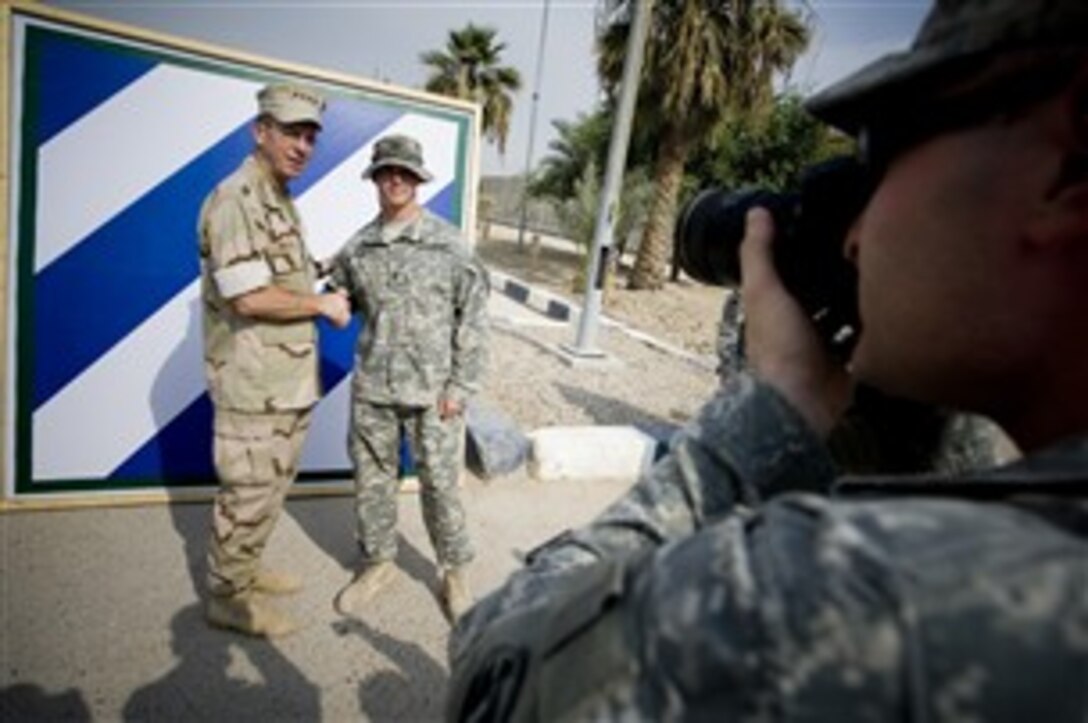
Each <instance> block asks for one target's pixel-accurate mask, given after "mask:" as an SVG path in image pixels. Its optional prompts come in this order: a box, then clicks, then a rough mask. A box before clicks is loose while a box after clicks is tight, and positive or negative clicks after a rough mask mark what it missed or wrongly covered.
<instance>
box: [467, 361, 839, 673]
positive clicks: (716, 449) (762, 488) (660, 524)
mask: <svg viewBox="0 0 1088 723" xmlns="http://www.w3.org/2000/svg"><path fill="white" fill-rule="evenodd" d="M833 480H834V467H833V465H832V462H831V459H830V458H829V457H828V455H827V452H826V450H825V449H824V446H823V445H822V443H821V442H820V440H819V439H818V438H817V437H816V435H815V434H814V433H813V432H812V431H811V430H810V429H809V428H808V426H807V425H806V424H805V423H804V421H803V420H802V418H801V417H800V415H799V414H798V413H797V412H796V411H795V410H794V409H793V408H792V407H791V406H790V405H789V403H787V402H786V401H785V399H783V398H782V397H781V396H780V395H779V394H778V393H777V392H775V391H774V390H773V389H772V388H771V387H769V386H767V385H764V384H762V383H759V382H757V381H755V380H754V379H753V378H752V377H751V376H749V375H747V374H739V375H737V376H735V377H733V378H732V379H731V380H730V381H728V382H727V383H726V385H725V386H724V387H723V388H722V390H721V391H719V392H718V393H717V394H716V395H715V397H714V398H713V399H711V401H710V402H708V403H707V404H706V405H705V406H704V407H703V409H702V410H701V411H700V413H699V415H698V416H697V418H696V420H695V421H694V422H692V423H691V424H689V425H688V426H687V427H686V428H685V429H683V430H682V431H681V432H679V433H678V434H677V436H676V437H675V438H674V439H673V442H672V446H671V449H670V451H669V454H668V455H666V456H665V458H664V459H662V460H661V461H660V462H659V463H658V464H657V465H655V467H654V468H653V469H652V470H651V471H650V472H649V473H648V474H647V475H646V476H644V477H643V478H642V479H640V480H639V481H638V482H637V483H636V484H635V485H634V487H632V488H631V490H630V491H629V492H628V493H627V494H626V495H625V496H624V497H622V498H620V500H618V501H617V502H616V503H614V504H613V505H612V506H611V507H609V508H608V509H607V510H605V512H604V513H602V514H601V515H600V516H599V517H598V518H597V519H596V520H594V521H593V522H592V523H590V524H589V525H588V526H586V527H583V528H581V529H578V530H573V531H568V532H566V533H563V534H562V535H560V536H559V537H557V538H555V539H553V540H551V541H550V542H547V543H545V544H544V545H543V546H542V547H540V548H538V549H537V550H534V551H533V552H532V553H530V555H529V557H528V560H527V562H526V565H525V567H523V568H522V569H520V570H518V571H516V572H515V573H513V574H512V575H511V576H510V578H509V579H508V580H507V581H506V583H505V584H504V585H503V586H502V587H501V588H499V590H497V591H496V592H495V593H493V594H492V595H490V596H488V597H487V598H484V599H483V600H481V601H480V603H479V604H477V605H476V607H475V608H473V609H472V611H470V613H469V614H468V615H467V616H465V617H464V618H463V619H462V621H461V622H460V623H459V624H458V626H457V628H456V629H455V630H454V634H453V637H452V639H451V647H450V650H451V655H453V656H454V658H455V659H456V656H457V655H460V654H461V653H463V652H464V651H465V650H467V649H470V648H471V647H472V645H473V644H474V641H476V640H478V639H479V636H480V635H481V634H482V632H483V631H484V630H486V628H488V627H489V626H490V625H492V624H493V623H494V622H495V621H496V620H498V619H501V618H503V617H505V616H507V615H510V614H517V613H520V612H523V611H524V610H526V609H528V608H531V607H535V606H540V605H543V606H548V605H550V604H552V602H553V601H557V598H558V596H559V593H560V592H561V590H562V589H563V587H564V586H565V584H566V583H565V582H563V581H569V580H577V579H578V577H579V575H581V574H584V572H585V571H586V570H588V569H590V568H591V567H593V566H595V565H597V564H599V563H602V562H607V561H610V560H619V559H624V558H627V557H630V556H632V555H637V554H643V553H645V552H646V551H647V550H651V549H654V548H657V547H660V546H662V545H665V544H667V543H670V542H674V541H676V540H679V539H681V538H684V537H686V536H688V535H691V534H692V533H694V532H696V531H697V530H699V529H701V528H703V527H705V526H706V525H709V524H712V523H714V522H716V521H718V520H720V519H722V518H724V517H726V516H727V515H730V514H732V513H735V512H737V511H738V510H739V509H753V508H756V507H758V506H759V505H760V504H761V503H762V502H763V501H764V500H767V499H770V498H772V497H775V496H777V495H779V494H780V493H782V492H788V491H814V492H819V493H821V494H822V493H826V491H827V490H828V489H829V487H830V485H831V484H832V482H833Z"/></svg>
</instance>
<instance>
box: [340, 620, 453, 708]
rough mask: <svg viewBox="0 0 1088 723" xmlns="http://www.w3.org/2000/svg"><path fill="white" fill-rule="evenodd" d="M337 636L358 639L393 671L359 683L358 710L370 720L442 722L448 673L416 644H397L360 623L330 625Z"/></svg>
mask: <svg viewBox="0 0 1088 723" xmlns="http://www.w3.org/2000/svg"><path fill="white" fill-rule="evenodd" d="M333 629H334V631H335V632H336V633H337V634H338V635H349V634H354V635H358V636H359V637H361V638H362V639H363V641H364V642H365V643H366V644H367V645H369V646H370V647H371V648H373V649H374V650H376V651H378V652H379V653H381V654H382V655H384V656H385V657H386V658H387V659H388V660H389V661H390V662H391V663H393V664H394V665H395V666H396V670H382V671H378V672H376V673H373V674H372V675H369V676H367V678H366V679H365V680H363V681H362V682H360V683H359V709H360V710H361V711H362V713H363V714H364V717H366V718H367V719H369V720H375V721H383V720H395V721H423V720H442V719H443V714H444V707H445V701H446V688H447V685H448V681H449V673H448V671H447V670H446V668H445V667H443V666H442V665H440V664H439V663H438V662H436V661H435V660H434V658H432V657H431V656H430V655H428V654H427V653H426V652H425V651H424V649H423V648H422V647H420V646H419V645H417V644H416V643H413V642H409V641H404V640H398V639H396V638H394V637H392V636H390V635H388V634H386V633H383V632H381V631H380V630H376V629H375V628H373V627H372V626H370V625H368V624H367V623H366V622H364V621H363V620H359V619H356V618H350V619H345V620H340V621H337V622H335V623H333Z"/></svg>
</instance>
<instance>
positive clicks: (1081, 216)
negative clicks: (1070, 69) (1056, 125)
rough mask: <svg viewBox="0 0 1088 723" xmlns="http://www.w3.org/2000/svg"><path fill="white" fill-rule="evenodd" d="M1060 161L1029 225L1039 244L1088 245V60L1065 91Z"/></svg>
mask: <svg viewBox="0 0 1088 723" xmlns="http://www.w3.org/2000/svg"><path fill="white" fill-rule="evenodd" d="M1059 112H1060V114H1061V119H1060V120H1061V126H1060V127H1061V128H1062V131H1061V133H1060V139H1061V140H1060V143H1061V149H1060V152H1061V160H1060V164H1059V167H1058V173H1057V175H1056V176H1055V178H1054V182H1053V183H1052V184H1051V186H1050V188H1049V189H1048V192H1047V194H1046V198H1045V199H1043V204H1042V208H1041V209H1040V212H1039V213H1038V214H1037V215H1036V217H1035V219H1033V221H1032V223H1031V226H1030V228H1029V232H1028V235H1029V238H1030V239H1031V240H1032V241H1033V242H1034V243H1035V244H1036V245H1038V246H1040V247H1042V246H1055V247H1058V246H1064V245H1066V244H1069V243H1081V244H1085V245H1088V61H1085V62H1084V63H1082V68H1081V71H1080V73H1078V75H1077V76H1076V78H1075V79H1074V80H1073V82H1072V83H1071V84H1070V85H1069V87H1068V88H1067V89H1066V91H1065V92H1064V93H1063V94H1062V98H1061V102H1060V105H1059Z"/></svg>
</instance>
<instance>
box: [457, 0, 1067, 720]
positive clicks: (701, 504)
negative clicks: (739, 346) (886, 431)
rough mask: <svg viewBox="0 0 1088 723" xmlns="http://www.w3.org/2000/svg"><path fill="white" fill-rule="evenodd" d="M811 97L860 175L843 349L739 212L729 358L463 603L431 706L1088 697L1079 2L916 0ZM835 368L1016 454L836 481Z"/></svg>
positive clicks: (619, 706)
mask: <svg viewBox="0 0 1088 723" xmlns="http://www.w3.org/2000/svg"><path fill="white" fill-rule="evenodd" d="M809 107H810V109H811V110H812V111H813V112H814V113H815V114H816V115H818V116H819V117H821V118H823V119H824V120H827V121H828V122H830V123H832V124H835V125H837V126H839V127H840V128H843V129H844V130H846V131H848V132H851V133H856V134H859V135H860V136H861V140H862V144H861V145H862V148H863V153H864V155H865V161H866V163H867V164H868V167H869V171H870V172H871V173H872V174H874V176H876V177H877V178H878V179H879V180H878V183H877V186H876V190H875V192H874V194H873V196H872V197H871V198H870V200H869V202H868V205H867V206H866V208H865V210H864V212H863V213H862V216H861V218H860V219H859V221H858V223H857V224H856V226H855V228H854V230H853V232H852V233H851V234H850V236H849V237H848V239H847V240H846V243H845V253H846V254H847V255H848V257H849V258H851V259H853V261H854V263H855V264H856V266H857V269H858V273H859V306H860V314H861V321H862V331H861V335H860V339H859V340H858V343H857V346H856V348H855V349H854V351H853V355H852V358H851V361H850V374H849V375H848V374H847V371H846V369H844V368H843V366H842V365H841V364H840V363H839V362H837V361H835V360H834V359H833V358H832V357H831V356H829V355H828V353H827V350H826V346H825V344H824V343H823V341H822V339H820V338H819V336H818V335H817V334H816V332H815V329H814V327H813V325H812V322H811V320H810V319H809V317H808V316H807V315H806V314H805V313H804V312H803V311H802V310H801V308H800V306H799V305H798V304H797V303H796V300H795V299H794V298H793V297H791V296H790V295H789V294H788V293H787V292H786V291H785V289H784V287H783V286H782V284H781V282H780V279H779V276H778V273H777V271H776V270H775V268H774V265H773V262H772V253H771V249H772V242H773V240H774V235H775V230H774V228H773V221H772V219H771V216H770V215H769V214H768V213H767V212H766V211H764V210H762V209H754V210H752V211H750V212H749V214H748V226H747V233H746V235H745V239H744V243H743V245H742V248H741V265H742V267H743V274H742V278H743V282H742V288H741V292H742V296H743V304H744V311H745V351H746V355H747V365H748V372H746V373H741V374H738V375H736V376H734V377H733V378H732V379H731V380H729V381H727V384H726V388H725V389H724V390H722V391H721V392H720V393H719V394H718V395H717V396H715V398H714V399H712V400H711V401H710V402H709V403H708V404H707V405H706V407H704V409H703V410H702V412H701V413H700V415H699V417H698V418H697V420H696V421H695V422H694V423H692V424H691V425H689V426H688V427H687V428H686V429H685V430H684V431H683V432H681V433H680V434H678V435H677V437H675V438H674V440H673V443H672V449H671V452H670V454H669V456H667V457H666V458H665V459H664V460H662V461H661V462H660V463H658V465H657V466H656V467H655V468H654V469H653V471H652V472H651V473H649V474H648V475H647V476H646V477H644V478H643V479H642V480H640V481H639V482H638V484H637V485H636V486H635V487H634V488H633V489H632V490H631V492H630V493H629V494H628V495H627V496H625V497H624V498H622V499H621V500H620V501H618V502H617V503H616V504H614V505H613V506H612V507H611V508H609V509H608V510H607V511H606V512H605V513H604V514H603V515H601V516H600V517H599V518H597V520H596V521H595V522H593V523H592V524H590V525H589V526H587V527H585V528H582V529H580V530H577V531H574V532H568V533H566V534H564V535H562V536H560V537H559V538H557V539H555V540H553V541H551V542H549V543H547V544H545V545H544V546H543V547H541V548H539V549H538V550H536V551H535V552H534V553H533V554H531V555H530V557H529V559H528V562H527V564H526V566H525V567H524V568H523V569H522V570H520V571H518V572H516V573H515V574H513V575H512V576H511V578H510V579H509V580H508V581H507V582H506V583H505V585H504V586H503V587H501V588H500V589H499V590H498V591H496V592H495V593H493V594H492V595H490V596H488V597H487V598H485V599H483V600H482V601H480V603H478V604H477V605H476V606H475V607H474V608H473V609H472V610H471V611H470V612H469V613H468V614H467V615H466V616H465V617H464V618H463V619H462V620H461V622H460V624H459V625H458V626H457V628H456V629H455V630H454V635H453V637H452V639H451V648H450V656H451V667H452V671H453V675H452V681H451V687H450V704H449V712H450V717H451V718H452V719H456V720H526V719H533V720H548V721H553V720H565V719H579V720H585V719H592V720H597V719H619V718H623V719H626V720H636V719H637V720H675V719H691V720H707V719H714V720H737V721H747V720H753V721H754V720H769V719H788V720H794V719H797V720H800V719H805V720H834V721H838V720H874V721H886V720H938V721H953V720H979V721H1024V720H1040V721H1041V720H1046V721H1084V720H1085V719H1088V685H1085V681H1088V334H1085V333H1084V315H1085V311H1086V310H1088V3H1085V2H1084V0H939V1H938V2H937V3H936V4H935V6H934V8H933V9H932V10H931V12H930V14H929V15H928V17H927V19H926V21H925V22H924V24H923V26H922V28H921V29H920V31H919V34H918V36H917V39H916V41H915V43H914V45H913V47H912V48H911V49H910V50H909V51H908V52H905V53H901V54H896V55H893V56H890V57H887V58H885V59H883V60H880V61H878V62H877V63H875V64H874V65H872V66H870V67H868V68H866V69H863V70H862V71H860V72H859V73H858V74H856V75H854V76H852V77H850V78H848V79H847V80H845V81H843V82H842V83H839V84H838V85H836V86H833V87H832V88H830V89H828V90H827V91H825V92H824V93H821V94H820V95H818V96H817V97H815V98H814V99H812V100H811V101H810V105H809ZM855 382H857V383H864V384H867V385H872V386H873V387H875V388H878V389H880V390H882V391H883V392H885V393H887V394H889V395H894V396H896V397H901V398H906V399H910V400H914V401H917V402H919V403H922V404H926V405H938V406H942V407H948V408H955V409H960V410H964V411H967V412H973V413H978V414H982V415H985V416H988V417H990V418H992V419H994V420H995V421H996V422H997V423H999V424H1000V425H1001V426H1002V428H1003V429H1004V430H1005V431H1006V432H1008V434H1009V435H1010V436H1011V437H1012V438H1013V440H1014V441H1015V442H1016V444H1017V445H1018V446H1019V447H1020V449H1021V450H1023V452H1024V457H1023V458H1022V459H1020V460H1018V461H1016V462H1013V463H1011V464H1009V465H1007V466H1005V467H999V468H994V469H990V470H986V471H974V472H971V473H968V474H966V475H963V476H958V477H955V478H951V479H950V478H949V477H948V476H947V475H943V474H936V473H935V474H933V475H931V476H925V475H921V476H919V475H915V476H909V477H901V476H890V475H889V476H873V477H864V478H853V479H846V480H839V481H838V482H836V480H835V477H834V472H835V470H834V465H833V463H832V459H831V457H830V455H829V454H828V451H827V448H826V446H825V445H824V444H823V443H822V442H823V440H824V439H826V437H827V435H828V434H829V433H830V431H831V430H832V429H833V428H834V427H835V426H836V424H837V423H838V422H839V420H840V417H841V415H842V414H843V412H844V411H845V410H846V409H847V407H848V406H849V405H850V404H851V401H852V392H853V390H854V388H855Z"/></svg>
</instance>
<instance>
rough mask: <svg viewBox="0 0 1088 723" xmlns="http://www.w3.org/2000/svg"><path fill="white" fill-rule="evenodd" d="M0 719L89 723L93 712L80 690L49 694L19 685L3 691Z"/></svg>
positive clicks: (8, 721)
mask: <svg viewBox="0 0 1088 723" xmlns="http://www.w3.org/2000/svg"><path fill="white" fill-rule="evenodd" d="M0 720H3V721H4V723H17V722H19V723H21V722H22V721H28V722H29V721H61V720H63V721H89V720H91V709H90V708H88V707H87V701H86V700H84V698H83V693H82V692H80V691H79V690H78V689H77V688H69V689H68V690H65V691H63V692H61V693H57V694H50V693H46V692H45V691H44V690H42V688H41V687H40V686H37V685H34V684H32V683H19V684H17V685H12V686H8V687H7V688H3V689H0Z"/></svg>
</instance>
